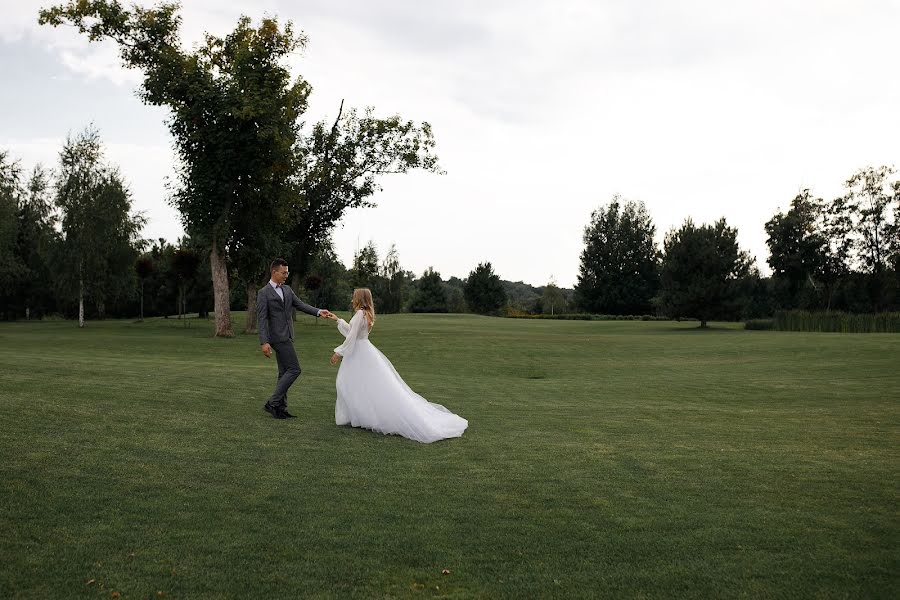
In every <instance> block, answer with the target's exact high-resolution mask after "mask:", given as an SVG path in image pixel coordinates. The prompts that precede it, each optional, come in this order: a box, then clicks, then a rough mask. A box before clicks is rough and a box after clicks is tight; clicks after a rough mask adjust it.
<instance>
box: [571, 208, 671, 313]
mask: <svg viewBox="0 0 900 600" xmlns="http://www.w3.org/2000/svg"><path fill="white" fill-rule="evenodd" d="M655 234H656V227H655V226H654V225H653V221H652V220H651V218H650V215H649V214H648V213H647V208H646V207H645V206H644V203H643V202H625V203H624V205H623V203H622V198H621V197H620V196H618V195H617V196H614V197H613V200H612V202H610V203H609V204H608V205H606V206H603V207H601V208H599V209H598V210H596V211H594V212H593V214H592V215H591V222H590V223H589V224H588V226H587V227H585V230H584V250H583V251H582V253H581V267H580V271H579V274H578V283H577V284H576V285H575V297H576V301H577V302H578V304H579V305H580V306H581V308H582V309H583V310H586V311H588V312H594V313H604V314H646V313H648V312H649V311H650V307H651V299H652V298H653V296H654V295H655V294H656V290H657V288H658V285H659V273H658V270H659V250H658V249H657V247H656V242H654V241H653V236H654V235H655Z"/></svg>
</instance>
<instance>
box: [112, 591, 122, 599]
mask: <svg viewBox="0 0 900 600" xmlns="http://www.w3.org/2000/svg"><path fill="white" fill-rule="evenodd" d="M121 595H122V594H120V593H119V592H112V593H111V594H110V595H109V596H110V598H119V597H121Z"/></svg>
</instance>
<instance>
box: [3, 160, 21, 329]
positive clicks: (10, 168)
mask: <svg viewBox="0 0 900 600" xmlns="http://www.w3.org/2000/svg"><path fill="white" fill-rule="evenodd" d="M21 177H22V172H21V166H20V164H19V162H18V161H13V160H11V159H10V158H9V154H8V152H6V151H5V150H0V302H2V306H3V307H4V310H3V312H2V316H3V317H4V318H6V319H9V318H12V316H13V315H12V314H11V310H10V309H11V308H12V307H11V306H10V304H11V301H12V299H13V296H14V292H13V291H14V289H15V287H16V284H17V283H18V282H19V281H20V279H21V278H22V276H23V275H24V273H25V271H26V267H25V265H24V264H23V263H22V260H21V258H20V256H19V255H18V253H17V252H16V240H17V239H18V237H19V219H18V218H17V216H18V215H17V213H18V208H19V197H20V195H21V193H22V190H21Z"/></svg>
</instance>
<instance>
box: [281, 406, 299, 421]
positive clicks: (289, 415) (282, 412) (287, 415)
mask: <svg viewBox="0 0 900 600" xmlns="http://www.w3.org/2000/svg"><path fill="white" fill-rule="evenodd" d="M281 414H282V415H284V417H282V418H284V419H296V418H297V415H292V414H291V413H289V412H288V411H287V409H286V408H282V409H281Z"/></svg>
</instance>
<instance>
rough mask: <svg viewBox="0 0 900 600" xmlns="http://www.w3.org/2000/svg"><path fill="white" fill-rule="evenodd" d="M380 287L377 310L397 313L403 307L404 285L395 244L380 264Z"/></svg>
mask: <svg viewBox="0 0 900 600" xmlns="http://www.w3.org/2000/svg"><path fill="white" fill-rule="evenodd" d="M381 278H382V287H383V289H382V290H381V293H380V296H381V298H380V303H379V310H380V311H381V312H383V313H397V312H400V310H401V308H402V307H403V290H404V288H405V287H406V282H405V277H404V272H403V268H402V267H401V266H400V255H399V254H398V252H397V246H396V245H394V244H391V249H390V250H388V253H387V254H386V255H385V257H384V262H382V264H381Z"/></svg>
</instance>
